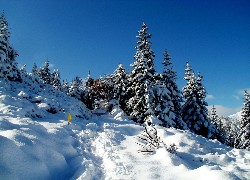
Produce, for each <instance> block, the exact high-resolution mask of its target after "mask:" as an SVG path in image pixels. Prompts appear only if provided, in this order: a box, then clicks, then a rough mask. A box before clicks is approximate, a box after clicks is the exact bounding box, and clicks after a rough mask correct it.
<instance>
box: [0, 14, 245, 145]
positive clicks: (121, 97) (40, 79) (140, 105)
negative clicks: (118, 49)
mask: <svg viewBox="0 0 250 180" xmlns="http://www.w3.org/2000/svg"><path fill="white" fill-rule="evenodd" d="M9 37H10V33H9V29H8V22H7V20H6V17H5V16H4V14H2V15H1V17H0V78H1V80H6V81H17V82H20V83H26V84H29V85H30V86H32V83H39V84H40V85H41V86H44V85H46V86H47V85H48V86H52V87H53V88H54V89H56V90H57V91H61V92H63V93H65V94H67V95H69V96H72V97H74V98H76V99H78V100H80V101H82V102H83V103H84V104H85V105H86V107H87V108H88V109H90V110H94V109H95V108H103V109H105V110H106V111H111V110H112V108H113V107H115V106H116V107H117V106H118V107H119V108H121V109H122V110H123V111H124V112H125V114H126V115H127V116H128V117H129V118H130V119H131V120H133V121H135V122H138V123H144V122H149V121H150V122H151V123H154V122H152V121H154V119H158V120H159V122H161V123H159V124H160V125H162V126H164V127H173V128H178V129H183V130H190V131H192V132H194V133H196V134H198V135H202V136H204V137H206V138H211V139H218V140H219V141H220V142H222V143H224V144H227V145H229V146H232V147H236V148H242V149H248V150H250V141H249V139H250V96H249V94H248V92H247V91H245V94H244V103H243V109H242V119H241V121H240V123H239V124H240V127H237V126H236V125H235V124H233V123H232V121H231V120H230V118H228V117H219V116H218V115H217V114H216V109H215V107H213V108H212V110H211V112H208V109H207V106H208V104H207V102H206V94H207V93H206V89H205V87H204V85H203V76H202V75H201V73H198V74H197V75H196V74H195V73H194V71H193V69H192V67H191V65H190V63H189V62H187V63H186V68H185V77H184V79H185V80H186V85H185V86H184V87H183V88H182V89H179V87H178V86H177V84H176V79H177V74H176V72H175V71H174V69H173V65H172V60H171V56H170V55H169V53H168V51H167V50H165V51H164V52H163V56H162V66H163V72H156V70H155V67H154V58H155V54H154V51H153V50H152V49H151V45H152V43H151V37H152V35H151V34H150V33H148V27H147V25H146V24H145V23H143V24H142V27H141V29H140V30H139V31H138V35H137V36H136V38H137V42H136V44H137V45H136V53H135V55H134V62H133V63H132V64H131V71H130V72H127V71H126V70H125V68H124V66H123V65H122V64H120V65H118V67H117V69H115V70H114V72H113V73H112V74H109V75H106V76H105V77H102V78H97V79H94V78H92V77H91V75H90V73H89V75H88V77H87V78H81V77H75V78H74V79H73V80H72V81H71V82H67V81H64V80H63V81H62V80H61V79H60V72H59V70H57V69H54V70H53V71H52V70H51V69H50V64H49V61H48V60H46V61H45V63H44V65H43V66H42V67H40V68H38V67H37V65H36V64H34V66H33V68H32V72H31V73H28V72H27V71H26V65H23V66H22V67H21V68H20V69H19V68H18V65H17V62H16V57H17V56H18V54H17V52H16V51H15V50H14V48H13V47H12V46H11V45H10V42H9Z"/></svg>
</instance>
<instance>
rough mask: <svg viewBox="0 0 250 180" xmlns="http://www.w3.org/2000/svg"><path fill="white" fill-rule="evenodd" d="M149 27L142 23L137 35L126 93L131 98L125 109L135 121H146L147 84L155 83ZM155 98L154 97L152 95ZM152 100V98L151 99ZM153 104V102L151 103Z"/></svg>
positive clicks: (149, 85)
mask: <svg viewBox="0 0 250 180" xmlns="http://www.w3.org/2000/svg"><path fill="white" fill-rule="evenodd" d="M147 30H148V27H147V26H146V24H145V23H143V24H142V29H141V30H140V31H139V32H138V33H139V35H138V36H136V38H137V39H138V41H137V46H136V54H135V56H134V59H135V62H134V63H132V64H131V66H132V72H131V73H130V75H129V79H128V80H129V83H128V86H127V92H126V95H127V97H128V98H129V100H128V103H127V108H126V109H125V111H126V112H127V114H129V115H130V116H132V117H133V118H134V120H135V121H139V122H143V121H145V120H144V118H145V112H146V111H147V109H148V107H147V103H146V99H145V96H146V95H147V92H146V89H145V86H146V82H147V86H148V87H152V86H153V85H154V74H155V69H154V63H153V60H154V57H155V55H154V52H153V50H152V49H151V42H150V41H149V39H150V38H151V34H148V33H147ZM151 98H153V97H151ZM151 101H152V100H151ZM151 105H152V104H151Z"/></svg>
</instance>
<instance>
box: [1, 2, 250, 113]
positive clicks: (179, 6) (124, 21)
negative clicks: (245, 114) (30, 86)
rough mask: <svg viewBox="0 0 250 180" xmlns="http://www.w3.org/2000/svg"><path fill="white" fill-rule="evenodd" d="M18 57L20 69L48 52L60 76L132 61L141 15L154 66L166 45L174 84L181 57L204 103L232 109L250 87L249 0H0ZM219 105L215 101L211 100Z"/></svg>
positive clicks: (96, 72) (40, 60)
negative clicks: (198, 81)
mask: <svg viewBox="0 0 250 180" xmlns="http://www.w3.org/2000/svg"><path fill="white" fill-rule="evenodd" d="M0 10H1V11H2V10H4V12H5V15H6V16H7V19H8V22H9V26H10V28H11V29H10V31H11V39H10V41H11V43H12V45H13V46H14V48H15V49H17V50H18V52H19V54H20V56H19V57H18V58H17V61H18V63H19V65H21V64H26V65H27V67H28V70H30V69H31V67H32V66H33V64H34V62H35V63H36V64H37V65H38V66H42V64H43V63H44V61H45V60H46V59H47V58H48V60H49V61H50V63H51V64H53V67H55V68H58V69H59V70H60V71H61V76H62V79H67V80H68V81H70V80H71V79H72V78H73V77H75V76H81V77H86V76H87V73H88V71H89V70H90V71H91V74H92V76H94V77H99V76H100V75H103V74H110V73H112V72H113V71H114V70H115V68H116V67H117V65H118V64H119V63H122V64H123V65H124V66H125V68H126V69H127V71H129V70H130V66H129V65H130V64H131V63H132V62H133V61H134V59H133V56H134V54H135V48H134V47H135V46H136V37H135V36H136V35H137V31H138V30H140V28H141V24H142V22H143V21H144V22H145V23H146V24H147V25H148V27H149V30H148V31H149V33H151V34H153V36H152V39H151V41H152V49H153V50H154V52H155V54H156V58H155V66H156V69H157V70H158V71H159V72H161V71H162V65H161V62H162V61H163V56H162V52H163V51H164V49H165V48H167V49H168V51H169V53H170V54H171V56H172V61H173V65H174V69H175V70H176V71H177V74H178V85H179V87H180V88H182V87H183V85H184V84H185V81H184V80H183V76H184V68H185V62H186V61H189V62H190V64H191V66H192V67H193V69H194V71H195V72H196V73H197V72H199V71H200V72H201V73H202V75H203V76H204V86H205V87H206V89H207V93H208V103H209V105H213V104H214V105H218V111H220V113H222V114H230V113H232V112H234V111H237V110H239V107H240V106H241V105H242V93H241V92H242V90H243V89H250V81H249V79H250V73H249V69H250V33H249V32H250V1H249V0H224V1H223V0H202V1H201V0H175V1H174V0H156V1H148V0H144V1H142V0H126V1H125V0H108V1H104V0H98V1H97V0H53V1H51V0H43V1H41V0H32V1H31V0H11V1H8V0H0ZM219 105H220V106H219Z"/></svg>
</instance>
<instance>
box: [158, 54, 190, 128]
mask: <svg viewBox="0 0 250 180" xmlns="http://www.w3.org/2000/svg"><path fill="white" fill-rule="evenodd" d="M163 56H164V61H163V63H162V64H163V67H164V70H163V73H162V74H161V79H160V82H159V83H158V85H156V88H160V89H159V90H157V91H156V92H157V94H158V95H156V97H158V98H157V102H156V103H157V104H158V105H157V107H156V114H158V118H159V119H160V120H162V121H163V122H164V125H165V126H167V127H170V126H172V127H176V128H179V129H186V128H187V126H186V123H185V122H184V121H183V120H182V117H181V102H182V98H181V94H180V90H179V89H178V86H177V84H176V79H177V75H176V72H175V71H174V70H173V66H172V62H171V57H170V55H169V54H168V52H167V50H165V51H164V53H163Z"/></svg>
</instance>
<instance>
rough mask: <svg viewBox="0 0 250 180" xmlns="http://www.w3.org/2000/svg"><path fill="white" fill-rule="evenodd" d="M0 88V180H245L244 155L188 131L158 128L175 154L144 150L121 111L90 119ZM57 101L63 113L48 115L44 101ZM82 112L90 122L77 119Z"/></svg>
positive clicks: (72, 106)
mask: <svg viewBox="0 0 250 180" xmlns="http://www.w3.org/2000/svg"><path fill="white" fill-rule="evenodd" d="M0 85H1V87H0V179H82V180H88V179H94V180H101V179H115V180H117V179H124V180H132V179H142V180H146V179H147V180H148V179H164V180H168V179H183V180H184V179H185V180H186V179H192V180H195V179H213V180H216V179H250V152H249V151H246V150H237V149H233V148H229V147H227V146H225V145H222V144H220V143H219V142H218V141H216V140H207V139H205V138H203V137H201V136H198V135H195V134H192V133H190V132H188V131H181V130H176V129H171V128H170V129H163V128H161V127H157V128H158V131H159V136H160V137H161V139H162V140H163V141H164V142H165V144H167V145H170V144H172V143H175V144H176V145H177V147H178V149H177V153H176V154H171V153H169V152H167V151H166V150H165V148H160V149H157V150H156V152H154V153H151V154H148V153H141V152H138V150H139V149H140V147H139V146H138V145H137V144H136V142H137V138H136V137H137V136H138V135H139V134H140V133H141V132H142V131H143V128H142V127H141V126H139V125H138V124H136V123H134V122H132V121H129V120H127V118H126V117H125V116H124V115H123V113H122V111H121V110H119V109H118V108H117V109H115V110H113V112H112V113H111V114H106V115H104V116H94V115H90V114H88V113H89V112H88V111H87V110H85V109H82V108H79V106H80V103H79V102H76V100H74V99H73V98H69V97H66V96H65V97H64V96H63V95H62V96H60V97H58V95H51V94H49V93H47V92H42V93H38V94H30V92H28V90H27V89H26V87H22V88H21V87H18V88H16V90H13V89H11V88H10V86H9V85H8V84H6V83H5V82H0ZM21 91H22V92H21ZM25 91H26V92H25ZM20 92H21V93H20ZM29 96H33V97H34V98H37V99H39V103H38V101H33V102H31V101H30V99H27V97H29ZM46 97H47V98H48V97H49V98H48V99H47V100H46V99H45V98H46ZM44 99H45V100H44ZM65 99H66V101H65ZM55 102H56V103H58V104H59V106H61V107H62V108H63V109H64V111H59V112H58V113H56V114H51V113H48V112H47V111H46V109H45V108H47V105H45V104H48V105H51V103H55ZM78 103H79V104H78ZM33 111H36V112H37V114H40V115H41V116H42V118H32V119H31V118H30V117H29V116H27V115H30V113H34V114H36V112H33ZM69 111H71V113H72V115H73V120H72V122H71V124H70V125H68V123H67V121H66V119H67V113H68V112H69ZM80 113H86V114H87V116H88V117H89V119H82V118H76V117H75V115H78V116H79V115H80Z"/></svg>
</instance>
